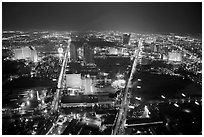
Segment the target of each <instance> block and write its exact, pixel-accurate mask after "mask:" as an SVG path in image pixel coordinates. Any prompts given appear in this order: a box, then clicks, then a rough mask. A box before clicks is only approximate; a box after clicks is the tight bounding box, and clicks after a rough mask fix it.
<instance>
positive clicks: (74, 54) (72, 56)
mask: <svg viewBox="0 0 204 137" xmlns="http://www.w3.org/2000/svg"><path fill="white" fill-rule="evenodd" d="M70 59H71V61H74V62H75V61H77V48H76V46H75V45H74V44H73V43H71V44H70Z"/></svg>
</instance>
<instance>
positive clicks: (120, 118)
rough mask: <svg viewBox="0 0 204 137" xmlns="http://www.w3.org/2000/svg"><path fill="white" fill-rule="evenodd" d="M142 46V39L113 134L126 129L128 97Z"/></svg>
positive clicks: (136, 51) (136, 52)
mask: <svg viewBox="0 0 204 137" xmlns="http://www.w3.org/2000/svg"><path fill="white" fill-rule="evenodd" d="M141 47H142V39H140V40H139V44H138V50H135V55H134V56H135V59H134V62H133V65H132V69H131V73H130V77H129V79H128V82H127V83H126V87H125V93H124V96H123V99H122V103H121V108H120V110H119V112H118V118H117V121H116V125H115V128H114V130H113V132H112V135H117V134H121V133H120V130H121V129H122V130H123V129H124V125H125V119H126V115H127V111H128V107H129V100H128V99H127V98H128V92H129V89H130V88H131V86H132V82H131V81H132V79H133V75H134V73H135V70H136V66H137V63H138V62H139V61H138V60H139V53H140V50H141Z"/></svg>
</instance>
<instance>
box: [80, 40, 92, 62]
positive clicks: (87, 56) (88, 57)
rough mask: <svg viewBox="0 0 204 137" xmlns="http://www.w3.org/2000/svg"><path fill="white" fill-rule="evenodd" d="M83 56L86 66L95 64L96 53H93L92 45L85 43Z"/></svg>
mask: <svg viewBox="0 0 204 137" xmlns="http://www.w3.org/2000/svg"><path fill="white" fill-rule="evenodd" d="M82 48H83V54H84V63H85V64H93V63H94V59H93V56H94V53H93V49H92V48H91V46H90V45H88V44H87V43H84V44H83V46H82Z"/></svg>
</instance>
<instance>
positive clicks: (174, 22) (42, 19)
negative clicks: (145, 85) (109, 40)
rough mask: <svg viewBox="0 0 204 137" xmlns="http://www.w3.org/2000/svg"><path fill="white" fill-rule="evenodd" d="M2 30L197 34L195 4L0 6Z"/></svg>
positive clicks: (199, 16) (199, 28)
mask: <svg viewBox="0 0 204 137" xmlns="http://www.w3.org/2000/svg"><path fill="white" fill-rule="evenodd" d="M2 15H3V17H2V27H3V30H59V31H70V30H76V31H79V30H80V31H87V30H96V31H101V30H118V31H124V32H152V33H190V34H195V33H201V32H202V4H201V3H199V2H194V3H190V2H185V3H175V2H171V3H170V2H165V3H158V2H154V3H150V2H146V3H141V2H126V3H125V2H102V3H101V2H94V3H93V2H77V3H74V2H66V3H64V2H59V3H58V2H46V3H44V2H41V3H38V2H29V3H24V2H21V3H19V2H10V3H8V2H3V4H2Z"/></svg>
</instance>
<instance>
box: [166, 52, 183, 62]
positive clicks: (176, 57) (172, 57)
mask: <svg viewBox="0 0 204 137" xmlns="http://www.w3.org/2000/svg"><path fill="white" fill-rule="evenodd" d="M168 61H169V62H182V55H181V53H180V52H169V54H168Z"/></svg>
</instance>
